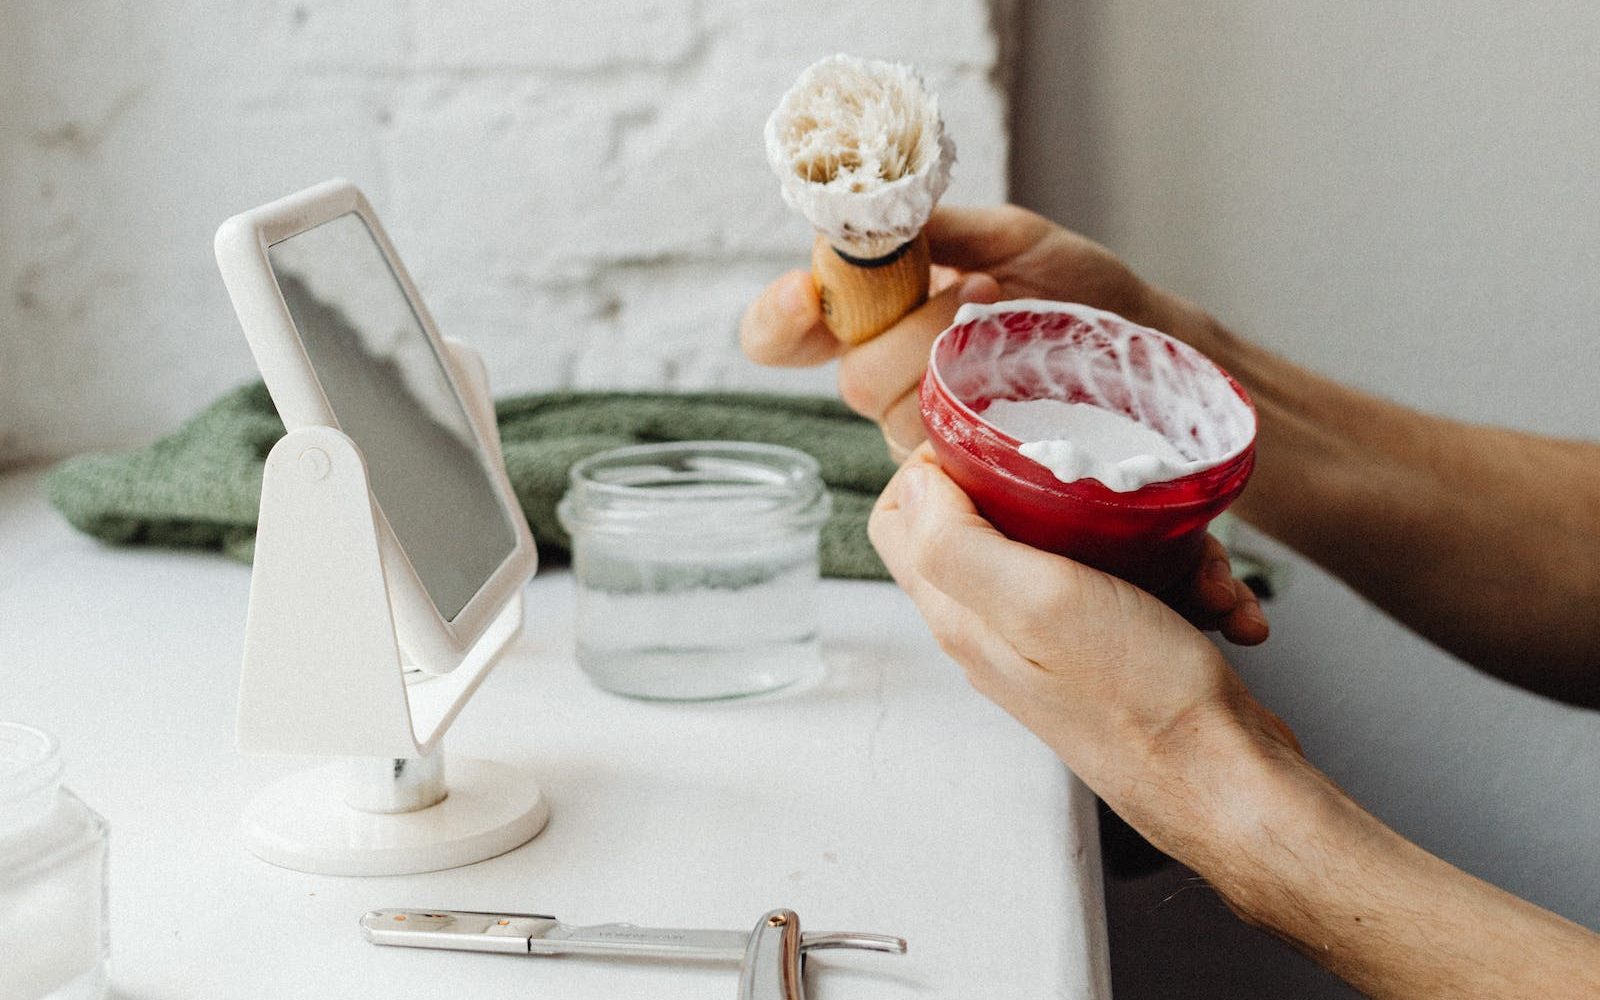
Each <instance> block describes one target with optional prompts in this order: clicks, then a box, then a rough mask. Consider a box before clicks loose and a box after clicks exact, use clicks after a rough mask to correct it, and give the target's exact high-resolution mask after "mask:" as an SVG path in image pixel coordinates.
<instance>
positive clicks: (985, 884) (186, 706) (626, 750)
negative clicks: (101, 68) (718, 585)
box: [0, 472, 1110, 1000]
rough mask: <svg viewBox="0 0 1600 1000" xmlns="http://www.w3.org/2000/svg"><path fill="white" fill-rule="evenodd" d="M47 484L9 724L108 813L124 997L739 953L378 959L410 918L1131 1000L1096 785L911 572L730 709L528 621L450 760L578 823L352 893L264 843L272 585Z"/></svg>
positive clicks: (642, 987) (631, 967) (911, 990)
mask: <svg viewBox="0 0 1600 1000" xmlns="http://www.w3.org/2000/svg"><path fill="white" fill-rule="evenodd" d="M40 486H41V476H40V474H39V473H37V472H26V473H16V474H12V475H9V476H6V477H3V478H0V718H7V719H14V720H18V721H23V722H28V723H30V724H33V725H37V726H39V727H41V728H44V729H46V730H49V731H51V732H54V733H55V734H56V735H57V736H59V737H60V739H61V743H62V748H63V755H64V757H65V760H66V767H67V784H68V785H69V786H70V787H72V788H73V789H74V790H75V791H77V792H78V793H79V794H80V795H81V796H82V797H83V798H84V799H85V800H87V801H88V802H89V803H90V805H92V806H93V807H94V808H96V809H97V810H99V811H100V812H101V813H102V814H103V815H104V816H105V817H106V818H107V819H108V820H109V821H110V824H111V830H112V847H111V939H112V952H113V963H114V965H113V971H112V978H113V983H114V989H113V995H114V996H118V997H122V998H125V1000H169V998H172V1000H176V998H189V997H193V998H203V1000H228V998H234V997H238V998H247V997H248V998H262V997H340V998H351V1000H354V998H364V997H372V998H380V997H381V998H384V1000H391V998H404V997H438V996H444V995H455V994H462V995H470V996H474V997H483V998H495V997H502V996H505V997H511V996H524V995H525V996H532V997H541V998H556V997H560V998H574V1000H578V998H600V997H606V998H617V997H650V998H654V1000H672V998H678V997H683V998H688V997H694V998H697V1000H698V998H712V1000H715V998H717V997H727V998H729V1000H732V998H733V996H734V992H735V988H736V985H737V976H736V972H735V970H734V969H733V968H731V967H729V968H726V969H724V968H718V967H711V966H704V965H683V964H679V965H668V966H664V965H659V964H651V963H639V962H620V961H609V962H605V961H592V960H582V959H570V958H569V959H532V958H518V957H508V956H500V955H475V954H456V953H446V952H431V951H411V950H402V949H393V948H378V947H375V946H373V945H370V944H367V943H366V942H364V941H363V940H362V939H361V937H360V936H359V934H358V932H357V929H356V919H357V918H358V917H359V916H360V915H361V914H362V913H363V912H364V911H366V910H368V909H373V908H378V907H386V906H417V907H440V908H454V909H484V910H522V911H533V912H546V913H554V914H556V915H557V916H559V917H561V918H562V919H563V920H566V921H569V922H578V923H599V922H606V921H615V920H625V921H630V922H633V923H641V924H654V925H665V926H707V927H727V928H740V929H743V928H745V927H747V926H748V925H750V924H753V923H754V921H755V919H756V917H758V916H759V915H760V914H761V913H762V912H764V911H765V910H767V909H770V908H773V907H777V906H788V907H792V908H793V909H795V910H797V911H798V912H799V914H800V916H801V920H802V923H803V925H804V926H805V927H806V928H808V929H811V930H864V931H881V932H886V933H893V934H899V935H903V936H904V937H906V938H907V939H908V941H909V943H910V952H909V954H908V955H906V956H904V957H894V956H884V955H868V954H851V953H840V952H827V953H823V954H821V955H819V956H817V957H815V958H813V959H812V960H811V962H810V971H809V972H808V974H807V984H808V990H809V993H810V995H811V996H812V997H814V998H817V1000H848V998H866V997H872V998H874V1000H878V998H883V1000H892V998H899V997H952V998H955V997H963V998H964V997H983V998H1023V997H1061V998H1074V1000H1076V998H1096V1000H1099V998H1105V997H1109V996H1110V989H1109V985H1108V984H1109V973H1108V971H1107V964H1106V945H1105V918H1104V912H1103V908H1102V899H1101V888H1100V862H1099V849H1098V844H1097V840H1096V833H1095V813H1094V808H1093V799H1092V797H1091V796H1090V794H1089V793H1088V791H1087V790H1086V789H1085V788H1084V787H1083V786H1082V785H1081V784H1079V783H1078V781H1077V780H1076V779H1075V778H1073V777H1072V776H1071V775H1070V774H1068V773H1067V772H1066V771H1065V769H1064V768H1063V767H1062V766H1061V764H1060V763H1059V762H1058V761H1057V760H1056V759H1055V758H1054V757H1053V756H1052V755H1051V754H1050V753H1049V752H1048V751H1047V750H1045V749H1044V747H1043V746H1042V745H1041V744H1039V743H1038V742H1037V741H1035V740H1034V739H1033V738H1032V737H1031V736H1030V735H1029V734H1028V733H1027V732H1026V731H1024V730H1023V729H1022V728H1021V727H1020V726H1019V725H1017V724H1016V723H1015V722H1014V721H1012V720H1011V719H1010V717H1008V716H1006V715H1005V714H1004V713H1003V712H1001V711H1000V710H999V709H997V708H995V707H994V706H993V705H991V704H989V703H988V702H986V701H984V700H983V699H982V698H981V697H979V696H978V695H977V694H975V693H974V692H973V691H972V690H971V689H970V688H969V687H968V686H967V684H966V682H965V680H964V679H963V678H962V676H961V673H960V671H959V670H958V669H957V667H956V666H955V665H954V664H953V663H951V662H950V661H949V660H948V659H946V658H945V657H944V656H943V654H942V653H940V651H939V650H938V648H937V646H936V645H935V644H934V643H933V641H932V640H931V639H930V638H929V636H928V634H927V631H926V630H925V629H924V627H923V626H922V624H921V621H920V619H919V618H918V617H917V615H916V613H915V611H914V609H913V608H912V606H911V604H910V602H909V601H908V600H906V599H905V598H904V596H903V595H902V594H900V592H899V591H897V590H896V589H895V588H893V587H892V586H889V585H886V584H871V583H848V582H840V581H824V584H823V588H822V601H823V614H822V620H823V621H824V623H825V626H824V628H825V632H824V642H825V646H826V650H827V658H828V662H829V673H828V676H827V677H826V679H824V680H822V681H820V682H817V683H814V684H811V685H808V686H806V687H805V688H804V689H802V690H796V691H791V692H787V693H780V694H777V695H773V696H767V697H762V698H757V699H747V700H742V701H731V702H721V703H702V704H685V705H667V704H654V703H644V702H635V701H630V700H627V699H623V698H618V697H615V696H612V695H608V694H605V693H603V692H601V691H599V690H597V689H595V688H594V687H593V686H591V685H590V684H589V683H588V682H587V680H586V679H585V678H584V677H583V675H582V674H581V673H580V672H579V670H578V668H577V666H576V665H575V664H574V662H573V660H572V656H571V610H572V588H571V584H570V580H569V578H568V577H567V576H566V575H564V574H562V573H552V574H541V575H540V576H539V577H538V578H536V579H535V580H534V581H533V583H532V584H530V585H529V587H528V592H527V612H528V620H527V626H526V629H525V632H524V635H523V637H522V639H521V640H520V641H519V643H518V644H517V645H516V646H515V647H514V648H513V649H512V650H511V651H510V652H509V653H508V654H507V655H506V657H505V658H504V660H503V661H502V662H501V664H500V666H499V667H498V669H497V670H496V671H495V673H494V675H493V676H491V677H490V678H489V680H488V681H487V683H486V684H485V685H484V687H483V688H482V690H481V691H479V693H478V696H477V697H476V698H475V699H474V700H473V702H472V703H471V704H470V705H468V706H467V708H466V710H465V712H464V713H463V714H462V716H461V718H460V719H459V720H458V722H457V723H456V725H455V727H454V728H453V729H452V730H451V732H450V735H449V736H448V737H447V738H446V741H445V745H446V750H447V753H449V754H452V755H459V754H466V755H472V756H480V757H492V758H500V759H504V760H508V761H511V762H515V763H518V764H521V765H523V766H526V767H527V768H529V769H530V770H532V771H534V772H535V773H536V774H537V775H538V776H539V778H540V780H541V782H542V785H543V787H544V790H545V793H546V794H547V795H548V796H549V797H550V800H551V807H552V818H551V821H550V825H549V827H548V828H547V829H546V830H545V831H544V832H543V833H542V834H540V835H539V836H538V837H537V838H536V839H534V840H533V841H532V842H531V843H529V844H527V845H525V846H523V847H521V848H519V849H517V850H515V851H512V852H511V853H509V854H506V855H503V856H502V857H499V858H495V859H493V860H490V861H486V862H483V863H480V864H477V865H472V866H469V867H467V868H460V869H455V870H452V871H445V872H437V873H433V874H428V875H412V876H404V877H394V878H336V877H329V876H316V875H304V874H300V873H298V872H292V871H287V870H284V869H279V868H274V867H272V866H270V865H267V864H265V863H263V862H261V861H258V860H257V859H255V858H254V857H252V856H251V855H249V854H248V853H247V852H246V851H245V850H244V848H243V847H242V846H241V842H240V837H239V831H238V817H239V814H240V811H241V808H242V807H243V805H244V803H245V801H246V799H247V798H248V797H249V796H250V794H251V793H252V792H253V791H254V790H256V789H258V788H260V787H262V786H263V785H265V784H266V783H267V782H268V781H269V780H270V779H271V778H273V777H275V776H277V775H279V774H282V773H284V772H285V771H287V770H289V769H292V768H296V767H302V766H305V764H306V763H310V762H304V761H293V760H282V759H246V758H243V757H241V756H240V755H239V754H238V753H237V752H236V751H235V750H234V747H233V711H234V699H235V695H236V688H237V683H238V671H239V659H240V648H241V637H242V634H243V622H244V613H245V604H246V595H247V590H248V586H249V569H248V568H247V567H245V566H241V565H238V564H236V563H233V562H230V561H228V560H226V559H223V558H221V557H219V556H214V555H205V554H196V553H183V552H171V551H158V550H147V549H115V548H108V547H105V546H102V545H99V544H98V543H96V542H93V541H91V540H89V539H86V538H84V537H82V536H79V535H77V534H76V533H74V532H73V531H72V530H71V529H70V528H68V527H67V526H66V524H65V523H64V522H62V521H61V520H60V518H59V517H57V516H56V515H55V514H54V512H53V511H51V510H50V509H49V508H48V507H47V506H46V504H45V502H44V500H43V498H42V495H41V489H40Z"/></svg>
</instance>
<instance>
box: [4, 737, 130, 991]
mask: <svg viewBox="0 0 1600 1000" xmlns="http://www.w3.org/2000/svg"><path fill="white" fill-rule="evenodd" d="M106 954H107V937H106V823H105V820H103V819H101V818H100V817H99V816H98V815H97V814H96V813H95V812H94V810H92V809H90V808H89V807H88V806H86V805H84V804H83V801H82V800H81V799H79V798H78V797H77V796H76V795H74V794H72V793H71V792H69V791H67V790H66V789H65V788H62V787H61V756H60V753H59V750H58V748H57V745H56V741H55V739H54V738H53V737H51V736H49V735H48V734H46V733H43V732H40V731H39V730H37V729H34V728H32V727H30V726H24V725H19V724H17V723H14V722H0V997H6V998H7V1000H11V998H15V1000H94V998H99V997H103V996H104V995H105V992H106V987H107V980H106Z"/></svg>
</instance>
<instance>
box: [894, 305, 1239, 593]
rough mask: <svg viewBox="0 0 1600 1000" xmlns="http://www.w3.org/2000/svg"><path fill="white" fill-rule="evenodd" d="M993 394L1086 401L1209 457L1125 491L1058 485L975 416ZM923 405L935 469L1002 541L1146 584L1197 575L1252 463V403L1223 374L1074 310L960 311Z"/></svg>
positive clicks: (1188, 350) (1189, 354)
mask: <svg viewBox="0 0 1600 1000" xmlns="http://www.w3.org/2000/svg"><path fill="white" fill-rule="evenodd" d="M1175 394H1178V395H1175ZM997 399H1012V400H1030V399H1058V400H1061V401H1062V402H1067V403H1091V404H1094V405H1097V406H1100V407H1102V408H1104V409H1108V410H1112V411H1113V412H1118V413H1122V414H1124V415H1126V416H1129V417H1132V418H1134V419H1136V420H1140V421H1141V422H1143V423H1145V424H1146V425H1147V426H1151V427H1153V428H1154V429H1155V430H1158V431H1160V432H1161V433H1163V434H1164V435H1165V436H1166V437H1168V438H1169V439H1171V440H1173V441H1174V442H1175V443H1176V442H1177V441H1180V440H1184V439H1185V438H1187V439H1188V441H1187V444H1188V450H1189V451H1190V452H1198V455H1199V457H1200V458H1203V459H1205V460H1211V459H1218V460H1219V461H1218V464H1216V465H1214V466H1212V467H1210V468H1206V469H1203V470H1201V471H1198V472H1194V473H1191V474H1189V475H1185V476H1182V477H1180V478H1178V479H1171V480H1168V481H1166V482H1159V483H1151V484H1149V485H1147V486H1144V487H1141V488H1140V489H1138V490H1134V491H1132V492H1127V493H1118V492H1115V491H1113V490H1111V489H1108V488H1107V487H1106V486H1104V485H1103V484H1101V483H1100V482H1099V481H1098V480H1095V479H1080V480H1078V481H1076V482H1071V483H1064V482H1062V481H1060V480H1059V479H1057V478H1056V477H1055V475H1054V474H1053V473H1051V471H1050V470H1049V469H1047V468H1046V467H1045V466H1043V465H1041V464H1039V463H1038V462H1035V461H1034V460H1033V459H1031V458H1028V457H1026V456H1025V455H1023V454H1022V453H1021V452H1020V451H1018V450H1017V449H1018V447H1019V446H1020V444H1021V442H1019V441H1018V440H1017V439H1016V438H1013V437H1011V436H1010V435H1008V434H1006V433H1005V432H1003V431H1001V430H999V429H998V428H996V427H994V426H992V425H990V424H989V423H987V422H986V421H985V420H984V419H983V417H982V416H981V413H982V411H983V410H984V409H985V408H987V407H988V405H989V404H990V403H991V402H993V401H995V400H997ZM1175 401H1176V405H1177V406H1178V408H1179V410H1178V412H1177V413H1174V412H1172V411H1173V406H1174V403H1175ZM921 403H922V421H923V424H924V426H925V427H926V428H927V431H928V440H929V441H930V442H931V443H932V445H933V449H934V451H935V452H936V453H937V455H938V457H939V463H940V465H942V466H943V467H944V470H945V472H946V474H948V475H949V476H950V478H951V479H953V480H954V481H955V482H956V484H957V485H958V486H960V487H961V488H962V490H964V491H965V492H966V493H967V495H968V496H969V497H971V498H972V502H973V504H974V505H976V506H977V508H978V511H979V512H980V513H981V514H983V516H984V517H985V518H987V519H988V520H989V521H990V523H992V524H993V525H994V526H995V527H996V528H998V529H999V530H1000V531H1001V532H1003V533H1004V534H1005V535H1006V536H1007V537H1009V538H1012V539H1015V540H1016V541H1019V542H1024V543H1026V544H1028V545H1032V546H1034V547H1036V548H1040V549H1044V550H1046V551H1049V552H1054V553H1057V554H1058V555H1063V556H1067V557H1068V558H1071V559H1076V560H1078V561H1079V562H1083V563H1087V564H1088V565H1090V566H1094V567H1096V568H1099V569H1102V570H1105V571H1106V572H1108V573H1113V574H1115V575H1117V576H1120V577H1122V578H1123V579H1125V580H1127V581H1129V582H1130V583H1134V584H1136V585H1138V586H1140V587H1143V588H1144V589H1146V590H1149V591H1152V592H1154V593H1161V592H1163V591H1165V590H1167V589H1169V588H1170V587H1172V586H1173V585H1174V584H1176V583H1177V582H1179V581H1180V580H1182V579H1184V578H1185V577H1187V576H1189V575H1190V574H1192V573H1193V572H1194V571H1195V569H1196V568H1197V567H1198V565H1199V561H1200V557H1201V553H1202V545H1203V542H1204V540H1205V532H1206V526H1207V525H1208V524H1210V523H1211V520H1212V519H1213V518H1215V517H1216V516H1217V515H1218V514H1220V513H1222V512H1223V510H1225V509H1227V507H1228V505H1229V504H1231V503H1232V502H1233V501H1234V500H1235V499H1236V498H1237V497H1238V496H1239V493H1240V492H1241V491H1242V490H1243V489H1244V486H1245V482H1246V481H1247V480H1249V478H1250V472H1251V470H1252V469H1253V468H1254V467H1255V431H1256V418H1255V407H1254V406H1253V405H1252V404H1251V403H1250V397H1249V396H1248V395H1246V393H1245V391H1244V389H1243V388H1241V387H1240V385H1239V384H1238V383H1237V382H1235V381H1234V380H1233V378H1232V377H1231V376H1229V375H1228V373H1227V372H1225V371H1223V370H1222V369H1221V368H1219V367H1217V365H1216V364H1215V363H1214V362H1212V361H1211V360H1210V359H1209V358H1207V357H1206V356H1205V355H1203V354H1201V353H1200V352H1199V351H1196V350H1195V349H1194V348H1192V347H1189V346H1188V345H1187V344H1184V343H1183V342H1181V341H1178V340H1174V339H1173V338H1171V337H1168V336H1167V335H1166V334H1163V333H1160V332H1158V331H1156V330H1151V329H1148V328H1146V327H1141V326H1138V325H1137V324H1134V323H1131V322H1129V321H1127V320H1125V319H1122V318H1121V317H1120V316H1115V315H1113V314H1111V313H1105V312H1100V311H1098V310H1094V309H1089V308H1088V307H1084V306H1069V305H1064V304H1062V303H1053V302H1009V303H1000V304H999V305H996V306H988V307H980V308H977V309H974V308H972V307H964V308H963V310H962V312H961V314H959V315H957V317H956V323H955V324H954V325H953V326H951V327H950V328H949V329H947V330H945V331H944V333H942V334H940V335H939V338H938V339H937V340H936V341H934V344H933V351H932V357H931V359H930V361H929V364H928V371H927V374H926V376H924V378H923V381H922V389H921ZM1241 404H1242V407H1241ZM1175 420H1176V424H1175V423H1174V421H1175ZM1191 457H1195V456H1193V455H1191Z"/></svg>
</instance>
